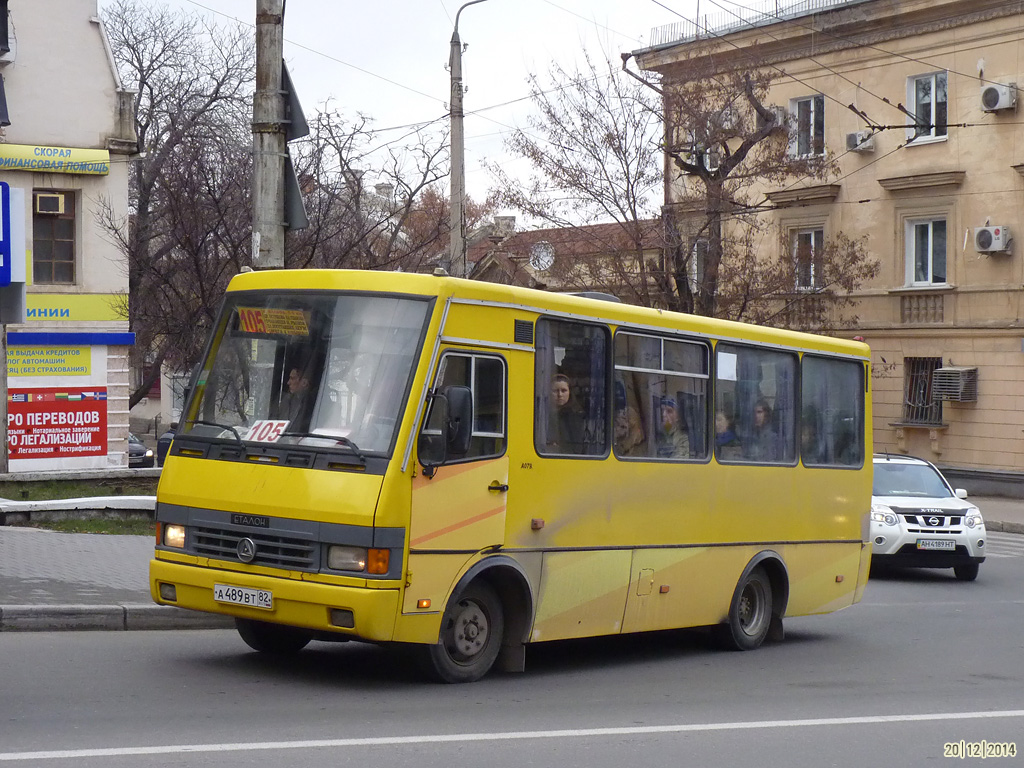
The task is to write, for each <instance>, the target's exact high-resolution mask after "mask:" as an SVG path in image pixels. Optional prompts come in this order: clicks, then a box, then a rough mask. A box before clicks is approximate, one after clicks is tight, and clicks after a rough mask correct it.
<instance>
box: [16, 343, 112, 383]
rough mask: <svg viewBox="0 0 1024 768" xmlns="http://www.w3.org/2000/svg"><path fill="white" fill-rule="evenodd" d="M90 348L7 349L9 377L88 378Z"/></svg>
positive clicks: (89, 371)
mask: <svg viewBox="0 0 1024 768" xmlns="http://www.w3.org/2000/svg"><path fill="white" fill-rule="evenodd" d="M91 371H92V348H91V347H81V346H79V347H8V348H7V374H8V375H9V376H88V375H89V374H90V373H91Z"/></svg>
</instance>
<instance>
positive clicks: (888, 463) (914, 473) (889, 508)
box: [871, 454, 985, 581]
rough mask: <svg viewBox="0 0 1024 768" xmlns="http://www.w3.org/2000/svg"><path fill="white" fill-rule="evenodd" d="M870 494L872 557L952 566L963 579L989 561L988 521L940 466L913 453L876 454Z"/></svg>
mask: <svg viewBox="0 0 1024 768" xmlns="http://www.w3.org/2000/svg"><path fill="white" fill-rule="evenodd" d="M874 470H875V480H874V489H873V490H872V496H871V541H872V544H873V550H872V556H871V562H872V563H873V564H874V565H879V566H880V565H893V566H900V567H914V568H952V569H953V573H955V574H956V577H957V578H958V579H960V580H961V581H974V579H976V578H978V566H979V565H981V563H983V562H985V521H984V520H983V519H982V517H981V512H979V511H978V508H977V507H976V506H974V505H973V504H971V503H970V502H968V501H965V499H966V498H967V491H965V490H963V489H962V488H957V489H956V490H953V488H952V487H950V485H949V483H948V482H946V478H944V477H943V476H942V473H941V472H939V470H938V469H936V468H935V465H934V464H932V463H930V462H927V461H925V460H924V459H916V458H914V457H913V456H891V455H889V454H876V455H875V463H874Z"/></svg>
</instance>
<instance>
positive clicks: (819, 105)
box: [789, 93, 825, 157]
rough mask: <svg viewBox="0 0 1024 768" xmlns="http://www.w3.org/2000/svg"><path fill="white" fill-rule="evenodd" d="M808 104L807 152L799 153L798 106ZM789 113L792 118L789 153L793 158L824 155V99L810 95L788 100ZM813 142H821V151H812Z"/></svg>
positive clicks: (821, 96)
mask: <svg viewBox="0 0 1024 768" xmlns="http://www.w3.org/2000/svg"><path fill="white" fill-rule="evenodd" d="M801 104H808V105H810V109H809V112H808V123H807V136H806V139H807V148H808V151H807V152H801V151H800V140H801V131H800V105H801ZM819 112H820V117H821V122H820V125H821V134H820V135H818V132H817V126H818V124H819V121H818V117H819ZM789 113H790V114H791V115H792V116H793V128H792V133H791V139H790V145H789V153H790V154H791V155H793V156H794V157H819V156H821V155H824V154H825V97H824V96H823V95H822V94H820V93H816V94H812V95H811V96H803V97H801V98H799V99H790V102H789ZM815 140H818V141H820V142H821V151H820V152H815V151H814V144H815Z"/></svg>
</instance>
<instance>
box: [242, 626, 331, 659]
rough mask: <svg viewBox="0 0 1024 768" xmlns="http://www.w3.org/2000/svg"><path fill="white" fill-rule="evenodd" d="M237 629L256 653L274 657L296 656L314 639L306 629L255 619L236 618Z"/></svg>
mask: <svg viewBox="0 0 1024 768" xmlns="http://www.w3.org/2000/svg"><path fill="white" fill-rule="evenodd" d="M235 629H237V630H238V634H239V635H240V636H241V638H242V639H243V640H244V641H245V644H246V645H248V646H249V647H250V648H252V649H253V650H254V651H259V652H260V653H269V654H272V655H274V656H291V655H293V654H296V653H298V652H299V651H301V650H302V649H303V648H305V647H306V646H307V645H308V644H309V641H310V640H312V639H313V634H312V633H311V632H308V631H306V630H304V629H298V628H296V627H286V626H284V625H283V624H271V623H270V622H267V621H256V620H255V619H240V618H235Z"/></svg>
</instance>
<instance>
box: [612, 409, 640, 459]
mask: <svg viewBox="0 0 1024 768" xmlns="http://www.w3.org/2000/svg"><path fill="white" fill-rule="evenodd" d="M643 443H644V429H643V426H642V425H641V424H640V415H639V414H638V413H637V411H636V408H633V407H632V406H625V407H623V408H620V409H619V410H618V411H616V412H615V453H616V454H617V455H618V456H643V455H645V454H644V446H643Z"/></svg>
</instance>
